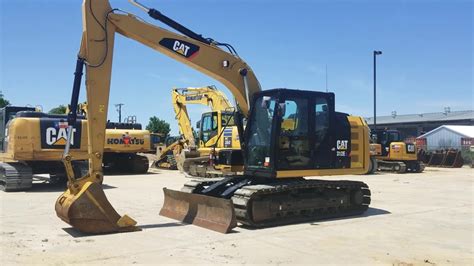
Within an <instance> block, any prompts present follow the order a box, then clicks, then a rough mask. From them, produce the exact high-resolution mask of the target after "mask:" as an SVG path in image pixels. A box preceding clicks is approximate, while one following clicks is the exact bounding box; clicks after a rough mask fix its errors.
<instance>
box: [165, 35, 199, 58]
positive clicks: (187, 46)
mask: <svg viewBox="0 0 474 266" xmlns="http://www.w3.org/2000/svg"><path fill="white" fill-rule="evenodd" d="M160 45H161V46H163V47H165V48H167V49H169V50H171V51H173V52H175V53H177V54H179V55H181V56H184V57H186V58H188V59H192V57H194V56H196V55H197V54H198V52H199V46H197V45H195V44H192V43H189V42H186V41H182V40H177V39H170V38H164V39H162V40H161V41H160Z"/></svg>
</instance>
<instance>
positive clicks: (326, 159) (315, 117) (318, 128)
mask: <svg viewBox="0 0 474 266" xmlns="http://www.w3.org/2000/svg"><path fill="white" fill-rule="evenodd" d="M311 110H312V111H313V113H312V123H311V124H312V126H311V128H312V129H311V134H312V136H311V137H312V144H311V145H312V149H311V153H312V158H313V160H312V161H313V168H315V169H330V168H334V161H335V156H336V151H335V149H334V147H333V146H334V145H333V143H334V134H333V117H334V98H332V97H331V96H330V94H329V95H328V94H321V95H318V96H316V97H314V98H313V101H312V107H311ZM310 122H311V121H310Z"/></svg>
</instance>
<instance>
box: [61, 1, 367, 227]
mask: <svg viewBox="0 0 474 266" xmlns="http://www.w3.org/2000/svg"><path fill="white" fill-rule="evenodd" d="M129 1H130V2H131V3H132V4H134V5H135V6H137V7H139V8H140V9H142V10H144V11H145V12H147V13H148V14H149V15H150V16H151V17H152V18H154V19H157V20H160V21H161V22H163V23H165V24H167V25H168V26H170V27H171V28H173V29H174V30H176V31H178V32H180V33H181V34H178V33H175V32H172V31H168V30H165V29H163V28H160V27H157V26H155V25H152V24H150V23H146V22H144V21H143V20H142V19H139V18H137V17H136V16H135V15H133V14H130V13H127V12H125V11H122V10H117V9H112V8H111V6H110V4H109V2H108V1H107V0H94V1H91V0H84V3H83V20H84V21H83V27H84V28H83V36H82V41H81V47H80V51H79V54H78V59H77V64H76V72H75V79H74V85H73V92H72V97H71V106H72V108H73V109H74V108H76V106H77V102H78V98H79V91H80V85H81V77H82V72H83V68H84V66H85V68H86V82H85V84H86V86H87V102H88V109H89V113H88V116H87V120H88V123H89V127H88V135H89V150H88V154H89V171H88V174H87V175H85V176H80V177H79V176H76V175H75V173H74V171H73V170H74V167H73V165H71V163H70V162H71V160H72V159H73V158H72V157H71V154H70V151H69V148H70V145H66V147H65V150H64V158H63V161H64V165H65V167H66V169H67V173H68V180H69V182H68V189H67V190H66V191H65V192H64V193H63V194H61V195H60V196H59V198H58V199H57V201H56V204H55V209H56V213H57V215H58V217H60V218H61V219H62V220H63V221H65V222H66V223H68V224H70V225H72V226H73V227H74V228H76V229H78V230H80V231H82V232H84V233H111V232H123V231H135V230H140V228H139V227H137V226H136V221H135V220H133V219H132V218H131V217H129V216H128V215H123V216H121V215H119V214H118V213H117V212H116V211H115V209H114V208H113V207H112V205H111V204H110V202H109V201H108V200H107V197H106V196H105V193H104V191H103V189H102V186H101V184H102V181H103V172H102V167H101V165H102V159H103V153H104V137H103V136H104V134H105V122H106V119H107V109H108V101H109V91H110V79H111V70H112V57H113V48H114V35H115V33H119V34H122V35H124V36H125V37H128V38H131V39H133V40H136V41H138V42H140V43H141V44H143V45H145V46H148V47H150V48H153V49H155V50H156V51H158V52H160V53H163V54H164V55H166V56H169V57H170V58H172V59H174V60H176V61H178V62H181V63H183V64H185V65H187V66H189V67H191V68H194V69H196V70H198V71H200V72H202V73H204V74H207V75H209V76H210V77H213V78H215V79H217V80H218V81H220V82H221V83H222V84H224V86H226V87H227V88H228V89H229V91H230V92H231V93H232V95H233V96H234V98H235V100H236V111H235V116H234V122H235V123H236V125H237V128H238V131H239V140H240V144H241V147H242V149H241V152H242V155H243V158H244V174H243V175H238V176H233V175H231V176H228V177H226V178H223V179H222V180H220V181H201V182H199V181H195V182H192V183H189V184H186V185H185V187H184V188H183V191H175V190H170V189H167V188H164V189H163V191H164V195H165V199H164V204H163V208H162V209H161V211H160V214H161V215H163V216H166V217H170V218H173V219H176V220H179V221H183V222H185V223H192V224H195V225H198V226H202V227H205V228H208V229H212V230H215V231H218V232H223V233H227V232H229V231H231V230H232V228H234V227H235V226H237V221H239V222H240V223H243V224H246V225H249V226H254V227H261V226H274V225H280V224H287V223H293V222H300V221H306V220H314V219H320V218H330V217H342V216H349V215H358V214H361V213H363V212H364V211H366V210H367V209H368V206H369V204H370V190H369V188H368V186H367V185H366V184H365V183H363V182H359V181H347V180H341V181H328V180H318V179H305V178H303V177H304V176H325V175H348V174H364V173H366V172H367V170H368V165H369V160H370V158H369V133H368V126H367V124H366V123H365V121H364V119H362V118H361V117H356V116H350V115H348V114H344V113H339V112H336V111H335V96H334V94H333V93H323V92H315V91H300V90H290V89H274V90H266V91H261V88H260V84H259V82H258V80H257V78H256V76H255V74H254V72H253V71H252V69H251V68H250V66H248V65H247V64H246V63H245V61H244V60H242V58H240V57H239V56H238V55H237V53H236V51H235V49H234V48H233V47H232V46H230V45H229V44H226V43H221V42H217V41H215V40H213V39H210V38H204V37H202V36H201V35H198V34H196V33H195V32H193V31H191V30H189V29H188V28H186V27H184V26H183V25H181V24H179V23H177V22H176V21H174V20H172V19H170V18H169V17H167V16H165V15H163V14H162V13H160V12H159V11H157V10H155V9H150V8H147V7H145V6H144V5H142V4H139V3H137V2H136V1H133V0H129ZM251 99H252V100H251ZM245 117H246V118H248V119H247V124H246V127H245V130H244V126H243V121H244V120H243V119H244V118H245ZM287 120H291V121H292V122H291V123H285V121H287ZM75 122H76V112H75V110H72V111H71V112H70V113H69V117H68V123H69V130H68V136H71V135H72V125H74V124H75ZM288 124H290V125H293V126H292V127H289V125H288ZM282 125H283V126H282ZM67 143H69V142H67Z"/></svg>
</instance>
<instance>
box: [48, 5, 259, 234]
mask: <svg viewBox="0 0 474 266" xmlns="http://www.w3.org/2000/svg"><path fill="white" fill-rule="evenodd" d="M131 2H135V1H131ZM141 7H143V6H141ZM82 12H83V35H82V40H81V46H80V51H79V55H78V57H79V58H78V61H77V66H76V73H75V80H74V89H73V96H72V99H71V109H72V110H71V113H70V117H69V119H68V120H69V122H70V123H71V122H73V121H74V120H75V115H76V113H77V112H76V108H77V102H78V97H79V87H80V84H81V76H82V69H83V65H85V70H86V82H85V83H86V91H87V103H88V111H89V113H88V117H87V120H88V124H89V127H88V139H89V146H88V153H89V156H90V157H89V172H88V174H87V175H86V176H84V177H80V178H79V177H75V176H74V172H73V171H72V167H71V164H70V161H71V158H70V156H69V155H68V153H69V151H68V147H67V146H66V149H65V155H64V158H63V161H64V163H65V165H66V169H68V170H69V171H68V180H69V182H68V189H67V191H66V192H64V193H63V194H62V195H61V196H60V197H59V198H58V200H57V201H56V207H55V208H56V213H57V215H58V216H59V217H60V218H61V219H62V220H63V221H65V222H67V223H69V224H71V225H72V226H73V227H75V228H77V229H79V230H81V231H83V232H86V233H106V232H107V233H108V232H119V231H131V230H137V227H135V224H136V222H135V221H134V220H133V219H131V218H130V217H128V216H127V215H124V216H120V215H118V213H117V212H116V211H115V210H114V208H113V207H112V205H111V204H110V203H109V202H108V200H107V198H106V197H105V194H104V192H103V191H102V188H101V187H100V184H101V183H102V181H103V173H102V160H103V153H104V140H105V137H104V136H105V125H106V119H107V110H108V104H109V91H110V80H111V70H112V58H113V50H114V36H115V33H119V34H121V35H123V36H125V37H128V38H130V39H133V40H135V41H138V42H139V43H141V44H144V45H146V46H148V47H150V48H152V49H154V50H156V51H158V52H160V53H162V54H164V55H167V56H169V57H170V58H172V59H174V60H176V61H178V62H181V63H183V64H185V65H187V66H189V67H192V68H194V69H196V70H198V71H200V72H202V73H204V74H207V75H208V76H210V77H212V78H215V79H216V80H218V81H220V82H221V83H223V84H224V85H225V86H227V88H228V89H229V90H230V91H231V92H232V94H233V95H234V97H235V99H236V102H237V104H238V107H239V108H240V110H241V111H242V113H244V114H247V112H248V109H249V106H248V104H249V103H248V99H249V95H252V94H253V93H255V92H257V91H260V84H259V82H258V80H257V78H256V77H255V75H254V73H253V71H252V69H251V68H250V67H249V66H248V65H247V64H246V63H245V62H244V61H243V60H242V59H241V58H240V57H238V56H237V55H236V54H235V53H231V52H226V51H224V50H222V49H221V48H219V47H218V46H217V44H218V43H215V42H211V41H206V39H202V37H201V39H199V38H197V37H196V35H193V34H192V32H190V31H189V30H188V32H186V30H183V29H186V28H184V27H182V26H181V28H179V29H178V30H180V31H181V32H182V33H183V32H184V34H187V35H188V36H189V37H188V36H185V35H181V34H177V33H174V32H171V31H168V30H165V29H163V28H160V27H157V26H155V25H152V24H149V23H146V22H144V21H143V20H142V19H139V18H138V17H136V16H135V15H132V14H130V13H125V14H122V12H120V14H119V12H118V11H117V10H115V9H112V7H111V6H110V4H109V2H108V1H107V0H94V1H92V0H84V2H83V5H82ZM147 12H148V13H149V14H150V16H152V17H154V18H158V19H160V20H162V21H163V18H165V19H164V20H165V21H166V22H167V24H168V23H171V24H172V23H174V25H175V26H176V24H177V23H176V22H174V21H172V20H170V19H169V18H168V20H166V17H164V16H163V15H162V14H161V13H159V12H158V11H157V10H154V9H147ZM69 131H72V130H71V129H70V130H69ZM219 200H220V199H217V198H216V199H215V201H219ZM207 203H210V202H207ZM211 204H212V202H211ZM215 205H216V206H218V205H219V204H215ZM232 218H234V219H235V217H230V218H229V219H232ZM95 225H100V226H95Z"/></svg>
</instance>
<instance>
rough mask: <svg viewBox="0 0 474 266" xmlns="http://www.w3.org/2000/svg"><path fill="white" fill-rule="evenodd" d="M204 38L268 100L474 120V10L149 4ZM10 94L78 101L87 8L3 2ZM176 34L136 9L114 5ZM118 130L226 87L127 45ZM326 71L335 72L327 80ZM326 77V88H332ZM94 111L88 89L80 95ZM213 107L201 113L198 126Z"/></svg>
mask: <svg viewBox="0 0 474 266" xmlns="http://www.w3.org/2000/svg"><path fill="white" fill-rule="evenodd" d="M140 2H141V3H143V4H145V5H147V6H150V7H154V8H156V9H158V10H159V11H161V12H162V13H164V14H166V15H167V16H169V17H171V18H173V19H175V20H176V21H178V22H180V23H182V24H183V25H185V26H187V27H189V28H190V29H192V30H194V31H195V32H197V33H200V34H202V35H203V36H205V37H212V38H213V39H215V40H218V41H220V42H227V43H230V44H232V45H233V46H234V47H235V48H236V50H237V51H238V53H239V55H240V56H241V57H242V58H243V59H244V60H245V61H246V62H247V63H248V64H249V65H250V66H251V67H252V69H253V71H254V72H255V74H256V76H257V78H258V79H259V81H260V83H261V85H262V88H263V89H272V88H291V89H301V90H315V91H325V90H326V85H327V88H328V91H331V92H334V93H335V94H336V110H337V111H341V112H346V113H350V114H353V115H360V116H364V117H368V116H372V115H373V51H374V50H381V51H382V52H383V54H382V55H380V56H378V57H377V114H378V115H390V114H391V112H392V111H396V112H397V114H413V113H424V112H442V111H444V107H450V108H451V111H456V110H472V109H474V107H473V102H474V100H473V73H474V72H473V61H474V54H473V43H472V38H473V24H474V21H473V8H474V4H473V1H456V0H454V1H453V0H451V1H448V0H445V1H425V0H423V1H422V0H418V1H416V0H415V1H381V0H378V1H377V0H374V1H355V0H354V1H309V0H306V1H298V0H291V1H290V0H286V1H283V0H253V1H251V0H234V1H218V0H201V1H191V0H187V1H185V0H175V1H171V0H160V1H157V0H155V1H152V0H141V1H140ZM0 3H1V4H0V90H1V91H2V93H3V94H4V96H5V97H6V98H7V99H8V100H9V101H10V102H11V103H12V104H13V105H19V106H24V105H31V106H37V105H40V106H42V107H43V110H45V111H48V110H50V109H51V108H53V107H56V106H58V105H60V104H67V103H69V101H70V97H71V91H72V83H73V72H74V68H75V63H76V56H77V53H78V49H79V44H80V39H81V34H82V21H81V19H82V17H81V3H82V1H80V0H67V1H64V0H15V1H10V0H0ZM110 3H111V5H112V7H115V8H120V9H123V10H126V11H129V12H132V13H135V14H136V15H138V16H140V17H142V18H144V19H145V20H147V21H148V22H151V23H153V24H155V25H159V26H161V27H164V28H166V26H164V25H162V24H160V23H159V22H158V21H154V20H153V19H152V18H149V17H148V15H147V14H145V13H144V12H143V11H141V10H140V9H137V8H136V7H134V6H132V5H130V4H129V3H128V2H127V1H126V0H112V1H110ZM113 58H114V59H113V60H114V61H113V69H112V84H111V92H110V104H109V119H110V120H112V121H117V120H118V113H117V111H116V108H115V107H114V104H117V103H123V104H124V106H123V107H122V116H123V117H126V116H129V115H135V116H136V117H137V119H138V122H140V123H142V124H144V125H146V124H147V123H148V119H149V117H151V116H157V117H159V118H161V119H164V120H166V121H167V122H169V123H170V125H171V128H172V133H173V134H177V133H178V129H177V123H176V121H175V119H174V117H175V116H174V111H173V108H172V105H171V89H172V88H174V87H180V88H182V87H199V86H207V85H216V86H217V87H218V88H219V89H222V90H223V91H224V92H226V93H227V95H228V97H229V99H232V95H231V94H230V93H229V91H228V90H227V88H226V87H225V86H224V85H222V84H221V83H219V82H218V81H216V80H214V79H212V78H210V77H208V76H206V75H204V74H202V73H200V72H198V71H196V70H193V69H191V68H189V67H187V66H185V65H183V64H181V63H179V62H177V61H174V60H172V59H170V58H168V57H166V56H164V55H162V54H160V53H158V52H156V51H154V50H152V49H150V48H148V47H145V46H143V45H141V44H139V43H137V42H135V41H133V40H131V39H127V38H126V37H123V36H121V35H119V34H117V35H116V37H115V48H114V55H113ZM326 67H327V72H326ZM326 74H327V79H326ZM81 99H82V100H84V99H85V87H84V86H83V88H82V90H81ZM208 110H209V109H208V108H207V107H204V106H190V107H189V112H190V114H191V119H192V124H193V125H194V124H195V123H196V121H197V120H199V118H200V114H201V113H202V112H205V111H208Z"/></svg>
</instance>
